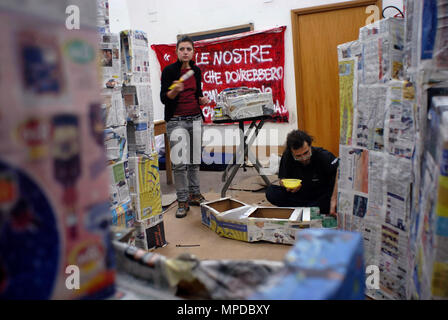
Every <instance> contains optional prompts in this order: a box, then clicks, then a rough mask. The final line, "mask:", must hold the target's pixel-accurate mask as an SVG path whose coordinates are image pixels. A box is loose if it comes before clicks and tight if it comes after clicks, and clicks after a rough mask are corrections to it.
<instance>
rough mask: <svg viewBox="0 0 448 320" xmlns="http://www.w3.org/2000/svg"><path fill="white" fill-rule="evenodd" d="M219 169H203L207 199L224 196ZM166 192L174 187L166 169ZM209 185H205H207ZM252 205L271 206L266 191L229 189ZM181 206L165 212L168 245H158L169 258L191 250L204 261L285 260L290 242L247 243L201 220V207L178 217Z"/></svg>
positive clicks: (230, 193) (244, 174)
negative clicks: (169, 184) (167, 179)
mask: <svg viewBox="0 0 448 320" xmlns="http://www.w3.org/2000/svg"><path fill="white" fill-rule="evenodd" d="M220 174H221V173H218V172H201V188H202V190H203V192H204V191H205V192H204V196H205V197H206V199H207V200H214V199H218V198H219V197H220V193H219V191H220V188H221V186H222V182H221V180H220ZM253 175H256V173H255V171H254V170H253V171H249V170H248V171H247V172H241V175H240V176H239V177H238V175H237V177H236V179H235V184H237V183H244V181H245V180H247V178H248V177H251V176H253ZM161 184H162V192H163V190H165V192H173V191H174V186H167V185H166V184H165V180H164V172H163V171H162V173H161ZM204 186H205V187H204ZM207 191H208V192H207ZM226 195H227V196H232V197H234V198H236V199H239V200H241V201H243V202H245V203H248V204H256V205H269V203H268V202H267V200H266V197H265V195H264V192H263V191H261V192H246V191H238V190H229V191H228V192H227V194H226ZM176 208H177V205H176V203H174V204H173V205H171V207H170V208H169V209H168V210H167V211H165V214H164V227H165V238H166V241H167V242H168V245H167V246H165V247H163V248H157V249H156V250H155V252H157V253H159V254H162V255H164V256H166V257H170V258H174V257H177V256H178V255H180V254H181V253H184V252H188V253H191V254H193V255H195V256H196V257H198V258H199V259H201V260H208V259H230V260H240V259H256V260H271V261H282V260H283V258H284V256H285V254H286V253H287V252H288V251H289V250H290V249H291V246H289V245H282V244H274V243H269V242H252V243H249V242H244V241H238V240H233V239H228V238H224V237H221V236H219V235H217V234H216V233H214V232H213V231H211V230H210V229H209V228H208V227H207V226H205V225H203V224H202V223H201V211H200V208H199V207H191V209H190V211H189V212H188V215H187V217H185V218H182V219H177V218H176V217H175V213H176ZM176 245H183V246H188V245H195V246H192V247H176Z"/></svg>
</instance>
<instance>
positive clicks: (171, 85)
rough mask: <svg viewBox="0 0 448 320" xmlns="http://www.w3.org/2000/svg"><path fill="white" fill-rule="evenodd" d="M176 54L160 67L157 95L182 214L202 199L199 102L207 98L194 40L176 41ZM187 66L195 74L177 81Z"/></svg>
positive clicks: (200, 115)
mask: <svg viewBox="0 0 448 320" xmlns="http://www.w3.org/2000/svg"><path fill="white" fill-rule="evenodd" d="M176 54H177V58H178V59H177V61H176V62H175V63H173V64H170V65H168V66H166V67H165V68H164V69H163V71H162V83H161V89H160V99H161V100H162V103H163V104H164V105H165V121H166V122H167V132H168V136H169V137H170V145H171V151H172V152H171V159H172V161H173V170H174V182H175V185H176V193H177V202H178V208H177V212H176V217H177V218H183V217H185V216H186V215H187V212H188V210H189V209H190V207H189V205H200V204H201V203H202V202H204V201H205V199H204V197H203V196H202V195H201V191H200V184H199V166H200V163H201V157H200V154H201V148H200V146H201V143H202V111H201V108H200V105H206V104H208V103H209V102H210V101H209V99H208V98H207V97H204V95H203V93H202V89H201V70H200V69H199V68H198V67H197V66H196V65H195V63H194V61H193V60H192V59H193V56H194V43H193V40H191V38H189V37H183V38H181V39H180V40H179V41H178V42H177V45H176ZM190 70H193V71H194V76H191V77H190V78H188V79H186V80H185V81H180V80H179V79H180V78H181V76H183V75H185V74H186V73H187V72H189V71H190ZM179 136H181V140H180V141H178V138H179ZM179 143H181V144H179ZM178 144H179V145H178ZM193 147H194V148H193ZM198 149H199V150H198ZM177 150H178V151H180V154H181V155H180V157H179V154H178V153H175V151H177ZM198 152H199V156H198ZM194 155H196V156H195V157H194ZM179 158H181V159H179Z"/></svg>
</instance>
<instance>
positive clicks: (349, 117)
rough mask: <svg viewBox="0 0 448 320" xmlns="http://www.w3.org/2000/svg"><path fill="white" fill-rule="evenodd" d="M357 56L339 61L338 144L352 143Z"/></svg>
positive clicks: (356, 84)
mask: <svg viewBox="0 0 448 320" xmlns="http://www.w3.org/2000/svg"><path fill="white" fill-rule="evenodd" d="M357 63H358V58H356V57H355V58H352V59H343V60H340V61H339V101H340V126H341V129H340V140H339V143H340V144H348V145H349V144H351V143H352V130H353V107H354V104H355V103H356V101H357V90H356V88H357V87H358V76H357V72H356V66H357Z"/></svg>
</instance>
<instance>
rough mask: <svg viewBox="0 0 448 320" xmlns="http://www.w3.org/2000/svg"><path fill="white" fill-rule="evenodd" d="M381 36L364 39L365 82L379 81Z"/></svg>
mask: <svg viewBox="0 0 448 320" xmlns="http://www.w3.org/2000/svg"><path fill="white" fill-rule="evenodd" d="M380 43H381V40H380V38H379V37H373V38H371V39H369V40H365V41H363V50H362V57H363V60H364V69H363V77H362V81H363V82H362V83H363V84H374V83H378V80H379V73H380V58H379V44H380Z"/></svg>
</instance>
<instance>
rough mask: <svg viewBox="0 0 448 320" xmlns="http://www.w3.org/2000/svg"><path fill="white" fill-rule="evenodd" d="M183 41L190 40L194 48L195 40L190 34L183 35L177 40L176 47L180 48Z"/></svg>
mask: <svg viewBox="0 0 448 320" xmlns="http://www.w3.org/2000/svg"><path fill="white" fill-rule="evenodd" d="M181 42H190V43H191V45H192V46H193V49H194V42H193V40H192V39H191V38H190V37H189V36H182V37H180V39H179V40H177V44H176V49H177V48H179V43H181Z"/></svg>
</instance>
